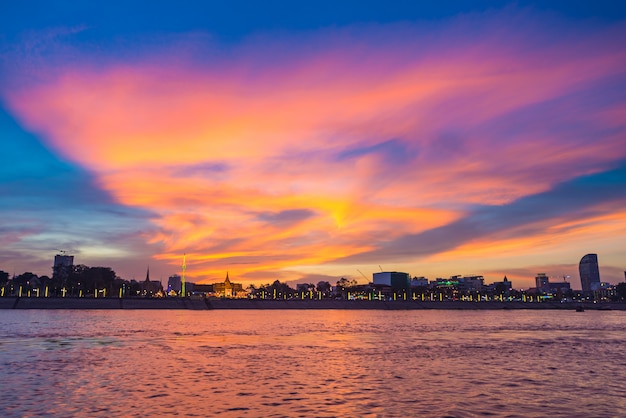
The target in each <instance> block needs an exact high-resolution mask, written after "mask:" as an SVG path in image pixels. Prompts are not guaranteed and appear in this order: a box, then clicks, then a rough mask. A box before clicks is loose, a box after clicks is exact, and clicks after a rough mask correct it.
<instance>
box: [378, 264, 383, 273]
mask: <svg viewBox="0 0 626 418" xmlns="http://www.w3.org/2000/svg"><path fill="white" fill-rule="evenodd" d="M378 268H379V269H380V272H381V273H382V272H383V268H382V267H381V266H380V264H379V265H378Z"/></svg>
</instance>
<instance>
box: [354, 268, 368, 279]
mask: <svg viewBox="0 0 626 418" xmlns="http://www.w3.org/2000/svg"><path fill="white" fill-rule="evenodd" d="M356 271H358V272H359V273H361V276H363V278H364V279H365V280H368V281H369V279H368V278H367V277H366V276H365V274H363V272H362V271H361V270H359V269H356Z"/></svg>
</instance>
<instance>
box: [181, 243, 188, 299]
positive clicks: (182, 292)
mask: <svg viewBox="0 0 626 418" xmlns="http://www.w3.org/2000/svg"><path fill="white" fill-rule="evenodd" d="M186 257H187V254H186V253H183V277H182V280H181V282H182V287H181V294H182V295H183V297H185V296H186V295H187V293H185V270H187V262H186V260H185V259H186Z"/></svg>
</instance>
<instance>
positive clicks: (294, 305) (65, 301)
mask: <svg viewBox="0 0 626 418" xmlns="http://www.w3.org/2000/svg"><path fill="white" fill-rule="evenodd" d="M581 307H582V308H583V309H584V310H626V303H624V302H602V303H592V302H583V303H580V302H567V303H561V302H496V301H490V302H461V301H445V302H422V301H412V300H406V301H405V300H397V301H379V300H372V301H369V300H332V299H325V300H262V299H201V298H164V299H139V298H137V299H135V298H122V299H118V298H33V297H31V298H28V297H21V298H19V297H3V298H0V309H128V310H132V309H187V310H211V309H375V310H415V309H452V310H494V309H495V310H507V309H558V310H576V309H577V308H578V309H579V308H581Z"/></svg>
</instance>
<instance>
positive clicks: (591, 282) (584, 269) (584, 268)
mask: <svg viewBox="0 0 626 418" xmlns="http://www.w3.org/2000/svg"><path fill="white" fill-rule="evenodd" d="M578 272H579V273H580V284H581V285H582V287H583V292H591V291H594V290H596V289H597V288H598V287H599V286H600V270H599V269H598V255H597V254H587V255H586V256H584V257H583V258H581V259H580V263H579V264H578Z"/></svg>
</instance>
